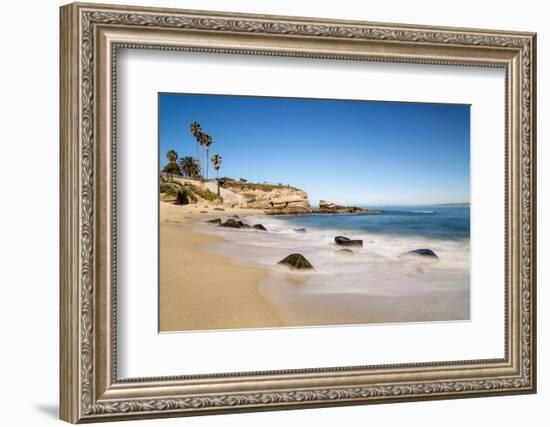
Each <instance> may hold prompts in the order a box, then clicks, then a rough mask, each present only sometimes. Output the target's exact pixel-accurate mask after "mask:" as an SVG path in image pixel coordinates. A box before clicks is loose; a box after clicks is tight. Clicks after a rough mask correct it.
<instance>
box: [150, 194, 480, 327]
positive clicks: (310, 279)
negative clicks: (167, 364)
mask: <svg viewBox="0 0 550 427" xmlns="http://www.w3.org/2000/svg"><path fill="white" fill-rule="evenodd" d="M163 205H165V206H164V208H161V211H164V215H161V218H162V220H164V221H165V222H166V221H167V224H166V225H168V226H177V225H184V226H186V225H187V226H189V227H190V230H189V231H185V233H183V234H184V235H180V236H179V237H178V240H179V241H180V243H178V245H181V243H182V242H183V241H184V240H194V239H197V238H198V237H197V236H202V237H200V238H199V240H200V242H201V243H200V244H196V245H191V246H188V247H187V250H191V251H193V250H194V251H197V249H198V252H199V254H200V257H199V258H200V262H202V263H203V267H202V268H203V275H205V274H206V275H208V277H209V280H211V277H210V276H211V273H210V269H209V268H205V266H204V264H209V263H210V264H211V263H212V262H215V263H216V269H217V270H225V269H226V268H228V267H227V266H228V265H231V266H232V267H234V268H237V269H241V270H240V271H239V272H238V273H235V272H230V271H229V270H228V272H229V273H230V274H229V276H233V277H234V278H235V277H237V278H238V280H236V281H234V282H232V283H233V285H231V286H236V287H237V288H236V289H238V292H237V293H239V296H236V295H235V294H234V293H233V292H231V293H223V290H220V289H218V288H219V286H218V285H219V284H217V285H215V284H214V285H209V286H208V288H211V289H210V290H211V295H210V298H214V297H215V296H214V293H216V292H221V293H220V294H218V295H217V297H216V298H217V299H220V298H221V299H222V300H223V304H228V305H229V306H234V305H235V304H236V305H237V306H239V309H240V310H243V311H247V312H248V314H247V315H245V316H242V317H239V316H237V317H235V316H230V318H229V321H220V319H221V318H223V317H224V316H226V314H225V313H224V312H223V311H219V312H218V314H219V317H218V318H217V319H216V318H210V319H206V318H203V319H202V320H201V322H199V324H200V325H202V327H196V326H197V325H196V322H194V321H191V322H189V319H187V320H186V321H185V322H183V323H185V324H184V326H185V327H181V325H182V324H183V323H182V319H181V317H180V318H172V319H171V326H170V328H169V330H171V331H175V330H179V331H185V330H190V329H193V330H197V329H200V330H208V329H258V328H277V327H305V326H328V325H333V326H334V325H358V324H388V323H407V322H429V321H464V320H469V318H470V293H469V266H468V267H467V268H465V267H464V262H463V260H462V261H461V260H460V259H459V260H458V261H457V260H456V259H454V258H455V257H456V253H455V252H456V250H460V251H462V252H459V254H460V253H462V254H464V253H465V252H464V250H465V249H464V246H461V245H462V243H461V242H443V243H440V246H439V247H437V248H436V252H438V253H441V254H442V256H443V258H445V259H446V260H445V263H443V262H442V263H439V264H440V265H424V264H422V265H420V264H417V263H414V262H413V263H411V262H404V261H403V260H401V259H399V258H398V257H397V254H398V253H399V252H400V251H404V250H405V249H406V248H405V247H404V246H403V245H404V244H405V243H403V242H408V244H409V245H410V244H411V242H412V241H411V239H407V238H406V237H404V236H394V237H392V236H387V235H386V236H373V235H370V236H368V237H367V240H365V242H366V245H365V246H366V247H365V248H361V249H357V250H355V251H354V256H353V257H351V258H342V257H341V256H340V257H338V256H337V255H336V249H338V248H337V247H335V246H334V242H333V238H334V231H335V230H322V231H319V230H310V229H308V231H307V233H295V232H294V233H293V230H292V226H291V225H290V224H289V223H286V222H285V221H284V218H289V217H303V216H304V215H302V214H299V215H297V214H292V215H287V214H285V215H269V214H266V213H265V212H263V211H261V210H253V209H246V208H241V209H238V208H226V209H225V210H224V211H219V210H218V211H217V210H214V209H213V208H211V209H208V210H206V209H204V208H201V207H200V206H198V207H197V206H195V207H192V206H191V207H189V206H184V207H182V206H175V205H169V204H166V203H163ZM201 211H202V213H201ZM176 213H177V215H176V216H178V217H179V218H180V221H178V222H179V223H176V224H170V222H171V221H177V219H176V217H175V216H174V215H175V214H176ZM235 214H237V215H239V216H240V219H242V220H245V221H248V222H249V223H250V224H254V223H257V222H261V223H262V224H264V225H265V226H266V227H267V228H268V230H269V231H268V232H263V231H260V232H254V231H252V230H248V231H247V230H235V229H227V228H219V227H215V226H214V225H209V224H207V221H208V220H209V219H212V218H220V217H221V218H224V217H229V216H232V215H235ZM309 215H316V214H309ZM318 215H319V216H331V215H333V216H355V215H360V213H333V214H318ZM255 217H256V218H255ZM277 217H280V219H279V218H277ZM182 218H183V219H185V223H182V221H181V219H182ZM280 224H284V225H285V226H286V230H284V229H281V226H280ZM191 227H192V228H191ZM161 228H162V227H161ZM350 233H352V234H353V232H351V231H350ZM360 237H363V236H360ZM161 239H162V238H161ZM416 243H418V242H416ZM431 243H434V242H431ZM163 244H164V243H163ZM434 244H435V243H434ZM445 245H447V246H445ZM453 245H455V246H453ZM411 249H412V248H411ZM445 251H448V252H447V253H446V252H445ZM453 251H454V252H453ZM293 252H299V253H303V254H304V255H305V256H306V258H307V259H308V260H310V261H311V262H312V264H313V265H314V267H315V271H314V272H294V271H290V270H288V269H286V267H282V266H278V265H277V262H278V261H279V260H280V259H282V258H284V257H285V256H287V255H288V254H290V253H293ZM467 253H468V254H469V249H467ZM461 256H462V258H463V255H461ZM211 257H218V258H211ZM208 259H209V260H210V261H207V260H208ZM449 259H450V262H451V264H449V263H448V262H449ZM161 262H162V256H161ZM453 263H454V264H453ZM457 263H458V264H457ZM461 263H462V264H461ZM441 264H445V265H444V266H442V265H441ZM216 269H215V270H216ZM235 274H236V275H235ZM226 276H227V274H225V273H224V274H222V275H221V276H219V277H220V280H221V282H226V281H227V280H228V279H227V277H226ZM229 276H228V277H229ZM229 280H231V279H229ZM243 281H244V282H248V284H247V285H243ZM441 284H443V286H441ZM446 285H449V286H450V287H449V288H446ZM168 292H169V293H171V296H169V295H162V292H161V295H162V296H163V297H164V298H166V299H180V298H181V296H180V295H179V294H178V293H175V292H174V290H173V289H172V290H171V291H170V290H168ZM195 292H198V293H199V294H200V292H204V290H203V288H201V287H197V288H196V289H195ZM251 296H252V299H250V297H251ZM252 301H256V303H254V304H260V305H258V306H256V309H255V310H252V311H250V308H251V307H250V304H251V303H252ZM257 301H261V303H258V302H257ZM197 304H198V305H203V307H204V309H208V298H202V299H199V300H198V301H197ZM222 308H223V307H219V310H222ZM199 311H200V310H199ZM266 313H267V314H268V316H265V315H266ZM164 314H165V313H163V308H162V307H161V319H163V317H165V316H164ZM168 317H170V316H168ZM183 320H185V319H183ZM208 322H210V323H208ZM161 323H163V322H162V321H161ZM206 323H208V324H207V326H206V327H204V325H205V324H206ZM164 325H165V324H164ZM161 330H162V331H163V332H164V331H166V329H165V328H163V327H161Z"/></svg>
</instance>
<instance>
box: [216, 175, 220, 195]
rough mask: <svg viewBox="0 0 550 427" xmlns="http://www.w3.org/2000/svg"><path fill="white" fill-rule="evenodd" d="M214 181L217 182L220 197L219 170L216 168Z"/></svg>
mask: <svg viewBox="0 0 550 427" xmlns="http://www.w3.org/2000/svg"><path fill="white" fill-rule="evenodd" d="M216 181H217V182H218V197H220V171H219V169H216Z"/></svg>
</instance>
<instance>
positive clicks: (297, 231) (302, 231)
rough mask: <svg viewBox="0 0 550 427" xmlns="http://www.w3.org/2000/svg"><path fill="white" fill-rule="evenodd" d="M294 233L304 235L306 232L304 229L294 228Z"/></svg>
mask: <svg viewBox="0 0 550 427" xmlns="http://www.w3.org/2000/svg"><path fill="white" fill-rule="evenodd" d="M294 231H295V232H296V233H306V232H307V230H306V229H305V228H295V229H294Z"/></svg>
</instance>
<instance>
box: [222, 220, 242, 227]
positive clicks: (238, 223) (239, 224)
mask: <svg viewBox="0 0 550 427" xmlns="http://www.w3.org/2000/svg"><path fill="white" fill-rule="evenodd" d="M219 226H220V227H228V228H245V227H246V225H245V223H244V222H242V221H237V220H235V219H233V218H229V219H228V220H227V221H225V222H222V223H220V225H219Z"/></svg>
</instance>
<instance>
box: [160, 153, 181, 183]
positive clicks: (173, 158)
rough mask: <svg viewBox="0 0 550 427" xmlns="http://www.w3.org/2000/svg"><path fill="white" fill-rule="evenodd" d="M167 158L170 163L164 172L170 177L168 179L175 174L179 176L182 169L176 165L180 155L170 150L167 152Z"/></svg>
mask: <svg viewBox="0 0 550 427" xmlns="http://www.w3.org/2000/svg"><path fill="white" fill-rule="evenodd" d="M166 158H167V159H168V163H167V164H166V165H165V166H164V168H163V169H162V171H163V172H164V173H166V174H167V175H168V178H172V175H173V174H176V175H179V174H180V173H181V172H180V167H179V166H178V164H177V163H176V162H177V160H178V153H177V152H176V151H175V150H168V151H167V152H166Z"/></svg>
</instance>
